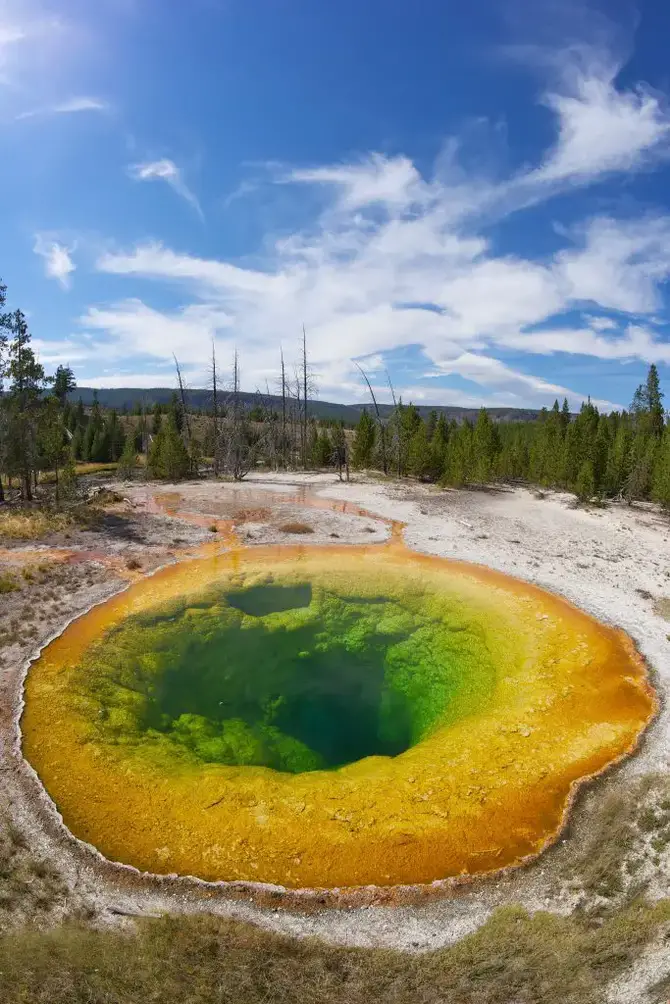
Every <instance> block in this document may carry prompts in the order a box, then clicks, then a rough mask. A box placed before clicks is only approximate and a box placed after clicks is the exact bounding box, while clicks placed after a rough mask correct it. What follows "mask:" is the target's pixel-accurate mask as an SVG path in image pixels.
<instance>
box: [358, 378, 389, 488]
mask: <svg viewBox="0 0 670 1004" xmlns="http://www.w3.org/2000/svg"><path fill="white" fill-rule="evenodd" d="M356 366H357V367H358V369H359V370H360V371H361V375H362V377H363V379H364V380H365V382H366V384H367V385H368V390H369V391H370V397H371V398H372V403H373V405H374V409H375V414H376V416H377V425H378V426H379V445H380V446H381V451H382V470H383V471H384V474H388V460H387V457H386V429H385V428H384V423H383V421H382V416H381V414H380V411H379V405H378V404H377V398H376V397H375V392H374V391H373V389H372V384H371V383H370V381H369V380H368V377H367V374H366V372H365V370H364V369H363V367H362V366H360V365H359V364H358V363H356Z"/></svg>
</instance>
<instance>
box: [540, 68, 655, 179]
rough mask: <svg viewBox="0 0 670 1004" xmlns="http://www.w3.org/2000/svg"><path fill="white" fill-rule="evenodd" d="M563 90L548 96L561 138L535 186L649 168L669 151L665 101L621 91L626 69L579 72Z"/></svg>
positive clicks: (645, 91)
mask: <svg viewBox="0 0 670 1004" xmlns="http://www.w3.org/2000/svg"><path fill="white" fill-rule="evenodd" d="M573 69H574V72H573V73H569V74H566V77H567V80H566V84H567V86H566V88H565V89H564V90H563V91H558V92H554V93H548V94H546V95H545V98H544V101H545V104H546V105H547V106H548V107H549V108H550V109H551V110H552V111H553V112H554V113H555V114H556V116H557V118H558V122H559V136H558V141H557V143H556V145H555V146H554V148H553V149H552V150H551V151H550V152H549V154H548V156H547V157H546V159H545V161H544V163H543V164H542V166H541V167H540V168H538V169H537V170H536V171H535V172H534V173H533V175H532V176H531V177H532V179H533V180H535V181H542V182H551V181H563V180H565V179H566V178H574V179H577V180H586V179H588V178H591V177H594V176H597V175H599V174H602V173H603V172H609V171H629V170H632V169H634V168H638V167H640V166H642V165H644V164H645V163H646V162H647V160H648V158H649V157H650V155H651V154H652V153H656V154H659V153H662V154H663V155H664V156H667V154H668V152H669V147H668V140H669V138H670V121H669V119H668V111H667V107H666V106H665V102H663V101H662V100H661V98H660V97H659V96H658V95H655V94H653V93H652V92H651V90H649V89H648V88H646V87H644V86H643V85H639V86H637V87H635V88H633V89H628V90H623V91H622V90H618V89H617V87H616V84H615V78H616V76H617V73H618V71H619V69H620V66H618V65H616V64H614V65H610V66H607V65H603V61H602V59H596V60H595V65H592V66H590V67H586V68H583V67H578V68H577V67H574V68H573Z"/></svg>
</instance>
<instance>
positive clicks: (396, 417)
mask: <svg viewBox="0 0 670 1004" xmlns="http://www.w3.org/2000/svg"><path fill="white" fill-rule="evenodd" d="M386 379H387V380H388V385H389V389H390V391H391V400H392V401H393V416H392V418H393V435H394V436H395V440H396V446H397V448H398V454H397V465H396V466H397V472H398V477H400V476H401V471H402V446H403V444H402V434H401V428H400V417H401V416H400V413H399V411H398V402H397V401H396V396H395V390H394V389H393V384H392V383H391V375H390V373H389V371H388V370H386Z"/></svg>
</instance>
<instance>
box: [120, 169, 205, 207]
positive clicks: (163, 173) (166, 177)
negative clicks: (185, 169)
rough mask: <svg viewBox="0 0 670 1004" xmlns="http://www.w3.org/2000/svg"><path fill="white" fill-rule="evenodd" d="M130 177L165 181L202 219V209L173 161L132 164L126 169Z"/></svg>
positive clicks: (137, 179)
mask: <svg viewBox="0 0 670 1004" xmlns="http://www.w3.org/2000/svg"><path fill="white" fill-rule="evenodd" d="M128 173H129V174H130V177H131V178H133V179H134V180H135V181H165V182H167V184H168V185H169V186H170V188H172V190H173V191H174V192H176V193H177V195H179V196H181V198H182V199H185V201H186V202H188V203H189V205H191V206H192V207H193V209H195V211H196V213H197V214H198V216H200V217H201V218H202V216H203V213H202V208H201V206H200V202H199V201H198V199H197V197H196V195H195V194H194V193H193V192H192V191H191V189H190V188H189V187H188V185H187V184H186V182H185V181H184V177H183V173H182V171H181V168H179V167H177V165H176V164H175V162H174V161H173V160H168V159H167V158H164V159H163V160H153V161H147V162H145V163H143V164H132V165H131V166H130V167H129V168H128Z"/></svg>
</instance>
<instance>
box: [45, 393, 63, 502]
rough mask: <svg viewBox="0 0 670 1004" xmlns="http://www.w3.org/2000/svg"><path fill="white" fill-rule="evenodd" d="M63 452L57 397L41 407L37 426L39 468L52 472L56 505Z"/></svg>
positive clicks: (59, 407) (61, 425)
mask: <svg viewBox="0 0 670 1004" xmlns="http://www.w3.org/2000/svg"><path fill="white" fill-rule="evenodd" d="M64 450H65V425H64V423H63V412H62V409H61V406H60V402H59V399H58V398H57V397H49V398H47V400H46V402H45V403H44V405H43V406H42V409H41V411H40V416H39V425H38V453H39V461H40V467H41V468H42V469H43V470H46V471H53V473H54V480H55V489H56V490H55V498H56V505H58V502H59V501H60V484H59V480H58V478H59V472H60V468H61V465H62V462H63V454H64Z"/></svg>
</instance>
